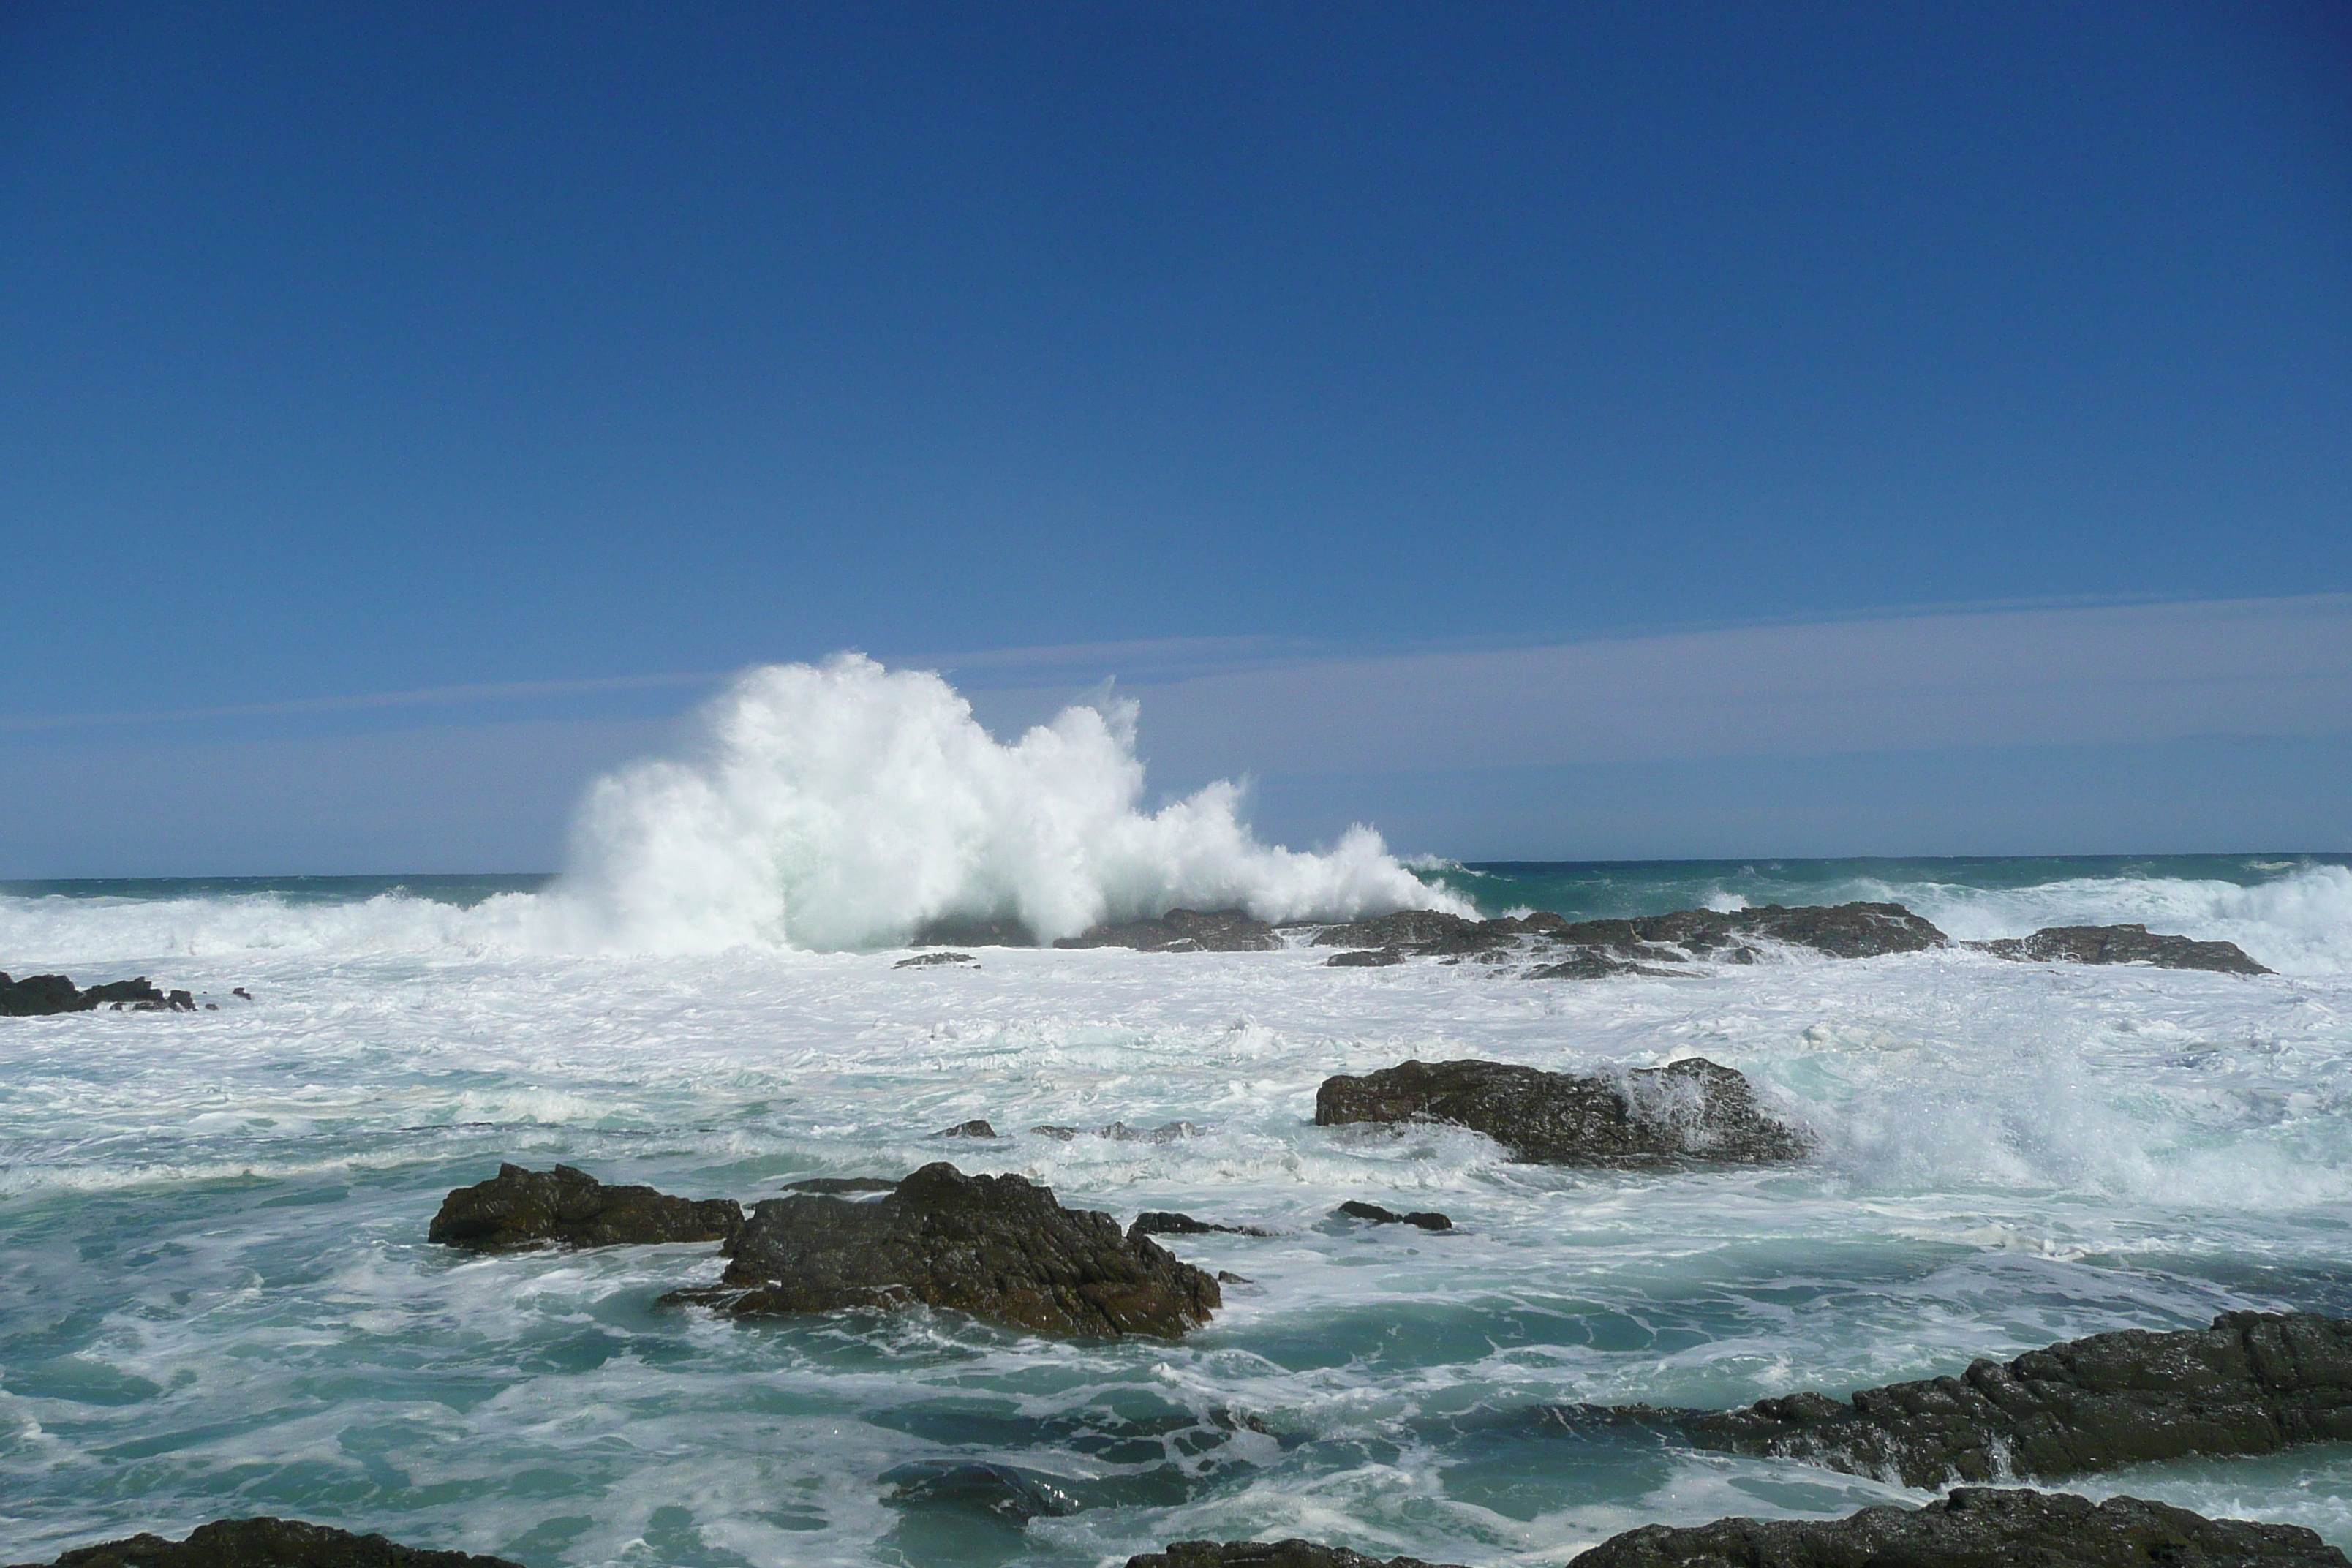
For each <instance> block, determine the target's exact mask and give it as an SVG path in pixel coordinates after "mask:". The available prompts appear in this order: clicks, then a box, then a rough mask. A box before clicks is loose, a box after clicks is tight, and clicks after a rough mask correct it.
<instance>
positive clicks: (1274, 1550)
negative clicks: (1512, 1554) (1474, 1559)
mask: <svg viewBox="0 0 2352 1568" xmlns="http://www.w3.org/2000/svg"><path fill="white" fill-rule="evenodd" d="M1127 1568H1448V1565H1447V1564H1444V1563H1424V1562H1423V1561H1422V1560H1421V1559H1420V1558H1418V1557H1390V1558H1386V1559H1383V1558H1379V1557H1367V1556H1365V1555H1364V1554H1363V1553H1362V1552H1350V1551H1349V1550H1348V1549H1347V1548H1346V1547H1344V1546H1322V1545H1318V1544H1317V1543H1316V1542H1312V1541H1297V1540H1292V1541H1179V1542H1174V1543H1173V1544H1171V1546H1170V1547H1169V1548H1168V1550H1167V1551H1165V1552H1143V1553H1141V1554H1140V1555H1139V1556H1134V1557H1130V1558H1129V1559H1128V1560H1127Z"/></svg>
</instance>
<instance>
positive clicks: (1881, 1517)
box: [1134, 1487, 2347, 1568]
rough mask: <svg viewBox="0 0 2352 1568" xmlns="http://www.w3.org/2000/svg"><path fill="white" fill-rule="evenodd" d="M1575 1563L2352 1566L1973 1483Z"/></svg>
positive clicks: (2310, 1538) (1580, 1566) (1791, 1567)
mask: <svg viewBox="0 0 2352 1568" xmlns="http://www.w3.org/2000/svg"><path fill="white" fill-rule="evenodd" d="M1134 1561H1135V1562H1138V1563H1141V1562H1145V1561H1148V1560H1147V1559H1144V1558H1136V1559H1135V1560H1134ZM1227 1561H1232V1560H1231V1559H1228V1560H1227ZM1570 1563H1573V1564H1574V1565H1575V1568H2010V1565H2011V1564H2032V1565H2033V1568H2152V1565H2156V1564H2161V1565H2163V1568H2272V1565H2275V1568H2347V1563H2346V1559H2345V1556H2344V1553H2342V1552H2338V1551H2337V1550H2336V1548H2334V1547H2333V1546H2330V1545H2328V1544H2327V1543H2326V1542H2324V1541H2322V1540H2321V1539H2320V1538H2319V1537H2318V1536H2317V1535H2316V1534H2315V1533H2313V1532H2312V1531H2308V1530H2305V1529H2304V1528H2303V1527H2302V1526H2301V1525H2294V1524H2252V1523H2249V1522H2247V1521H2243V1520H2236V1519H2207V1518H2205V1517H2204V1516H2203V1515H2202V1514H2195V1513H2191V1512H2189V1510H2187V1509H2184V1508H2173V1507H2171V1506H2170V1505H2168V1504H2166V1503H2160V1502H2144V1501H2142V1500H2140V1499H2138V1498H2128V1497H2118V1498H2109V1499H2108V1500H2106V1501H2105V1502H2101V1503H2094V1502H2092V1501H2091V1500H2090V1499H2088V1498H2083V1497H2075V1496H2074V1495H2072V1494H2071V1493H2066V1492H2035V1491H2025V1490H2011V1489H1988V1488H1979V1487H1962V1488H1960V1489H1958V1490H1956V1491H1954V1492H1953V1493H1952V1495H1951V1496H1949V1497H1948V1498H1944V1499H1941V1500H1938V1501H1936V1502H1931V1503H1929V1504H1927V1506H1926V1507H1925V1508H1916V1509H1913V1508H1903V1507H1899V1506H1893V1505H1890V1506H1887V1507H1883V1508H1866V1509H1864V1510H1862V1511H1861V1512H1860V1513H1856V1514H1851V1515H1849V1516H1847V1517H1846V1518H1844V1519H1837V1520H1825V1521H1817V1520H1771V1521H1758V1520H1753V1519H1719V1520H1717V1521H1715V1522H1714V1523H1712V1524H1702V1525H1698V1526H1696V1527H1694V1528H1690V1529H1676V1528H1674V1527H1672V1526H1669V1525H1663V1524H1652V1525H1646V1526H1644V1527H1643V1528H1642V1529H1640V1530H1629V1531H1626V1532H1625V1533H1624V1534H1622V1535H1612V1536H1611V1537H1610V1538H1609V1539H1608V1540H1606V1541H1604V1542H1601V1544H1600V1545H1598V1546H1595V1547H1593V1548H1592V1549H1591V1550H1590V1551H1587V1552H1580V1553H1578V1554H1577V1555H1576V1556H1575V1557H1573V1558H1571V1559H1570Z"/></svg>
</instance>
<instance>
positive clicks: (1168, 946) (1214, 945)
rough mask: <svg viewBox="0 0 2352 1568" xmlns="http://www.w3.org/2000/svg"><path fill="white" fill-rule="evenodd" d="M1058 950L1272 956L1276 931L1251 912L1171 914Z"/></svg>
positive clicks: (1106, 929) (1065, 942)
mask: <svg viewBox="0 0 2352 1568" xmlns="http://www.w3.org/2000/svg"><path fill="white" fill-rule="evenodd" d="M1054 945H1055V947H1131V948H1134V949H1135V950H1136V951H1137V952H1273V951H1275V950H1276V948H1279V947H1280V946H1281V945H1282V938H1281V937H1280V936H1279V935H1277V934H1276V931H1275V929H1274V928H1273V927H1272V926H1270V925H1268V924H1266V923H1265V921H1262V920H1259V919H1258V918H1257V917H1256V916H1255V915H1253V914H1251V913H1250V912H1249V911H1248V910H1205V911H1204V910H1169V911H1168V912H1167V913H1166V914H1164V915H1161V916H1160V918H1159V919H1158V920H1156V921H1126V922H1125V923H1123V924H1119V925H1098V926H1096V927H1094V928H1092V929H1091V930H1088V931H1081V932H1079V933H1078V934H1077V935H1076V936H1066V937H1064V938H1062V939H1061V940H1060V941H1058V942H1055V943H1054Z"/></svg>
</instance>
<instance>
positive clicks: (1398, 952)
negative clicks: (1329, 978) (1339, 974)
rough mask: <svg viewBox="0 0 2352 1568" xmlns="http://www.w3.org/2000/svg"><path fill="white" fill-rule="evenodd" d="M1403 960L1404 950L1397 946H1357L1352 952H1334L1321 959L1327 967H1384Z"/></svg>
mask: <svg viewBox="0 0 2352 1568" xmlns="http://www.w3.org/2000/svg"><path fill="white" fill-rule="evenodd" d="M1403 962H1404V950H1403V949H1402V948H1397V947H1368V948H1359V949H1357V950H1356V951H1354V952H1335V953H1333V954H1332V955H1331V956H1330V957H1328V958H1327V959H1325V960H1324V961H1323V963H1324V966H1325V967H1326V968H1329V969H1385V968H1387V967H1388V966H1389V965H1390V964H1391V963H1403Z"/></svg>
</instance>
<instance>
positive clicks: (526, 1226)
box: [425, 1165, 743, 1252]
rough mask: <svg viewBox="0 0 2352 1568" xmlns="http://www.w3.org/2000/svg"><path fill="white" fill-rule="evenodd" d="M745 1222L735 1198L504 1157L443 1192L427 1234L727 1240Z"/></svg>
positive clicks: (571, 1242) (539, 1243) (596, 1240)
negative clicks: (495, 1169)
mask: <svg viewBox="0 0 2352 1568" xmlns="http://www.w3.org/2000/svg"><path fill="white" fill-rule="evenodd" d="M742 1225H743V1205H740V1204H739V1203H737V1202H736V1201H735V1200H734V1199H733V1198H703V1199H695V1198H678V1197H672V1196H671V1195H670V1194H667V1193H658V1192H656V1191H655V1190H654V1189H653V1188H651V1187H620V1186H606V1185H605V1184H604V1183H602V1182H600V1181H598V1180H597V1179H596V1178H595V1177H593V1176H592V1175H590V1174H589V1173H587V1172H585V1171H583V1170H578V1169H575V1168H574V1167H572V1166H570V1165H558V1166H556V1167H555V1169H553V1170H552V1171H527V1170H525V1169H523V1168H522V1167H521V1166H520V1165H500V1166H499V1173H498V1174H497V1175H495V1176H493V1177H491V1178H490V1179H489V1180H488V1181H487V1182H477V1183H475V1184H473V1185H472V1186H470V1187H458V1188H456V1189H454V1190H453V1191H452V1192H451V1193H450V1194H449V1195H448V1196H447V1197H446V1198H443V1199H442V1200H441V1212H440V1213H439V1214H436V1215H434V1216H433V1224H432V1226H431V1228H430V1229H428V1230H427V1231H426V1232H425V1239H427V1240H428V1241H436V1242H440V1243H442V1244H444V1245H446V1246H449V1247H464V1248H466V1249H467V1251H470V1252H512V1251H517V1250H520V1249H521V1248H524V1247H620V1246H632V1245H634V1246H645V1245H649V1244H653V1243H656V1242H666V1241H725V1240H726V1239H727V1238H728V1237H731V1236H733V1235H734V1234H735V1233H736V1232H737V1231H738V1230H740V1228H741V1227H742Z"/></svg>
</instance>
